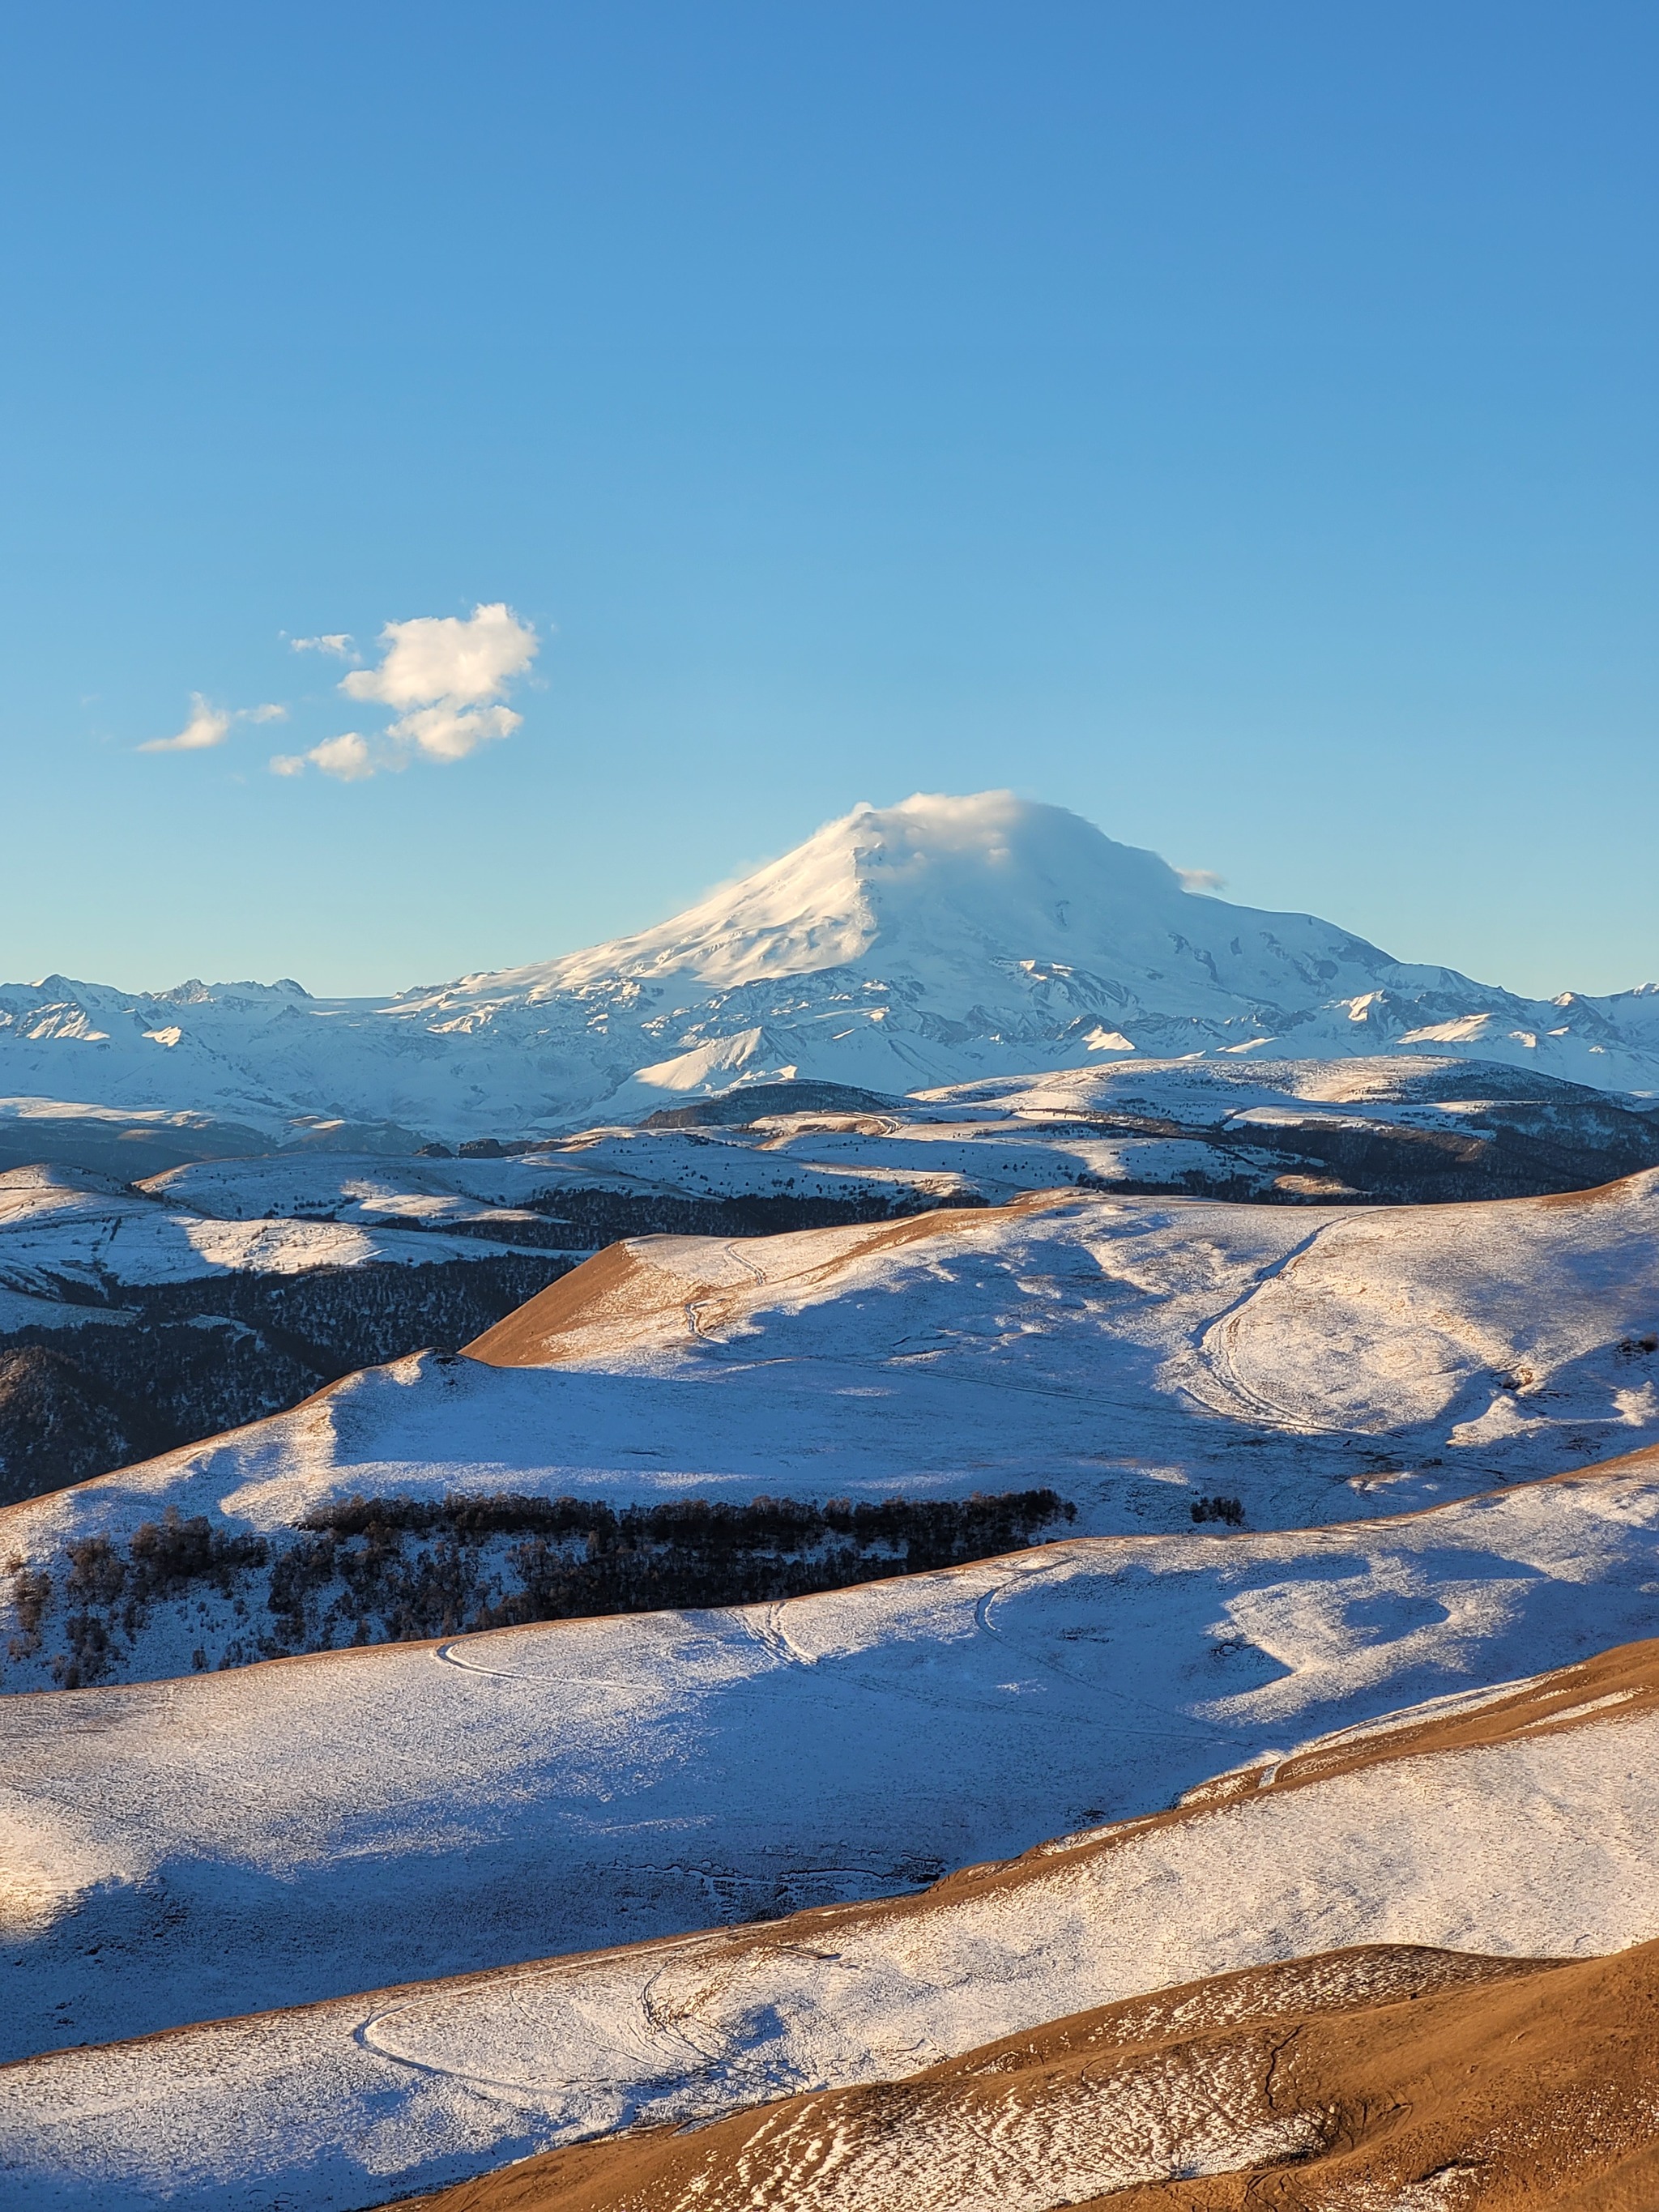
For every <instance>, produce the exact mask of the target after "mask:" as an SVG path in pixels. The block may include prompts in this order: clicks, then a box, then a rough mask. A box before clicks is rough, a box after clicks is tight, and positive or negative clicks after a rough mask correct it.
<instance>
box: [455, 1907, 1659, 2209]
mask: <svg viewBox="0 0 1659 2212" xmlns="http://www.w3.org/2000/svg"><path fill="white" fill-rule="evenodd" d="M1656 2093H1659V1944H1644V1945H1641V1946H1639V1947H1638V1948H1636V1949H1635V1950H1632V1951H1628V1952H1625V1953H1622V1954H1619V1955H1617V1956H1615V1957H1613V1958H1611V1959H1593V1960H1574V1961H1571V1962H1567V1963H1553V1962H1549V1961H1539V1960H1502V1959H1483V1958H1475V1957H1470V1956H1468V1955H1466V1954H1458V1953H1455V1952H1443V1951H1431V1950H1420V1949H1416V1948H1408V1947H1387V1946H1373V1947H1368V1948H1364V1949H1361V1950H1353V1951H1346V1952H1333V1953H1328V1954H1324V1955H1323V1956H1322V1957H1317V1958H1313V1959H1304V1960H1290V1961H1288V1962H1286V1963H1285V1964H1284V1965H1281V1966H1268V1967H1257V1968H1253V1969H1250V1970H1249V1971H1247V1972H1243V1973H1236V1974H1227V1975H1222V1976H1218V1977H1217V1978H1215V1979H1214V1980H1212V1981H1207V1982H1200V1983H1195V1984H1190V1985H1189V1986H1188V1987H1187V1988H1185V1989H1182V1990H1168V1991H1164V1992H1162V1993H1160V1994H1159V1995H1158V1996H1154V1997H1151V1998H1135V1999H1132V2000H1130V2001H1129V2002H1126V2003H1121V2004H1116V2005H1109V2006H1106V2007H1103V2008H1101V2009H1100V2010H1098V2011H1095V2012H1089V2013H1083V2014H1079V2015H1076V2016H1075V2017H1074V2018H1073V2019H1070V2020H1066V2021H1057V2022H1055V2023H1054V2025H1053V2026H1051V2027H1046V2028H1042V2029H1039V2030H1037V2031H1036V2032H1035V2033H1029V2034H1023V2035H1019V2036H1015V2037H1011V2038H1009V2039H1007V2040H1006V2041H1005V2042H1001V2043H997V2044H992V2045H987V2046H986V2047H985V2048H984V2049H982V2050H980V2051H972V2052H970V2053H969V2054H968V2055H967V2056H966V2057H963V2058H959V2059H956V2060H952V2061H951V2062H950V2063H947V2064H945V2065H942V2066H937V2067H934V2068H933V2069H930V2070H929V2071H928V2072H927V2073H925V2074H919V2075H915V2076H913V2077H912V2078H910V2079H908V2080H906V2081H896V2082H881V2083H877V2084H873V2085H871V2086H868V2087H861V2088H855V2089H843V2090H835V2091H829V2092H823V2093H809V2094H805V2095H800V2096H795V2097H790V2098H785V2099H782V2100H779V2101H778V2102H777V2103H775V2104H771V2105H766V2106H756V2107H751V2108H750V2110H748V2111H746V2112H738V2113H734V2114H733V2115H732V2117H731V2118H728V2119H726V2120H722V2121H720V2122H719V2123H717V2124H715V2125H714V2126H712V2127H708V2128H704V2129H700V2130H696V2131H693V2132H689V2133H680V2132H677V2131H675V2130H653V2131H651V2132H648V2133H641V2134H635V2135H623V2136H613V2137H610V2138H607V2139H605V2140H604V2141H601V2142H594V2143H588V2144H583V2145H580V2146H577V2147H575V2148H571V2149H568V2150H562V2151H556V2152H554V2153H551V2154H549V2155H547V2156H544V2157H542V2158H536V2159H531V2160H526V2161H524V2162H523V2163H522V2164H520V2165H518V2166H512V2167H509V2168H507V2169H506V2170H505V2171H504V2172H500V2173H496V2174H493V2175H488V2176H485V2177H484V2178H483V2179H480V2180H477V2181H474V2182H470V2183H465V2184H463V2185H461V2186H460V2187H459V2188H456V2189H452V2190H447V2191H444V2192H442V2193H441V2195H439V2196H437V2197H432V2198H429V2199H426V2200H422V2201H423V2202H424V2203H427V2204H428V2205H429V2206H430V2207H431V2208H432V2212H682V2208H685V2209H686V2212H689V2209H690V2208H691V2207H696V2208H697V2212H738V2208H739V2207H750V2206H777V2207H779V2208H790V2207H797V2208H799V2212H818V2208H823V2212H831V2208H833V2212H961V2209H962V2208H967V2207H973V2208H975V2212H978V2208H981V2207H985V2206H995V2207H998V2208H1000V2209H1001V2212H1047V2208H1048V2207H1052V2206H1057V2205H1061V2204H1069V2205H1074V2206H1079V2207H1080V2206H1084V2205H1090V2206H1095V2205H1100V2206H1103V2205H1107V2204H1109V2205H1110V2206H1111V2207H1112V2208H1113V2212H1154V2208H1158V2212H1246V2208H1249V2212H1257V2208H1260V2212H1395V2208H1398V2212H1464V2208H1466V2207H1467V2208H1469V2212H1522V2209H1523V2208H1531V2207H1534V2206H1538V2207H1542V2206H1546V2205H1547V2206H1551V2207H1557V2208H1560V2212H1567V2208H1569V2207H1571V2212H1652V2207H1653V2206H1654V2204H1655V2203H1656V2202H1659V2197H1656V2195H1655V2193H1654V2185H1655V2182H1656V2180H1659V2148H1656V2147H1659V2105H1656V2101H1655V2100H1656ZM1206 2168H1207V2169H1208V2172H1206V2171H1205V2169H1206ZM1183 2176H1184V2177H1185V2178H1181V2177H1183ZM1100 2182H1103V2183H1104V2184H1105V2186H1104V2188H1103V2189H1102V2188H1098V2187H1097V2186H1096V2185H1097V2184H1098V2183H1100ZM1079 2184H1081V2185H1083V2187H1084V2189H1085V2190H1086V2191H1087V2194H1086V2195H1083V2194H1079Z"/></svg>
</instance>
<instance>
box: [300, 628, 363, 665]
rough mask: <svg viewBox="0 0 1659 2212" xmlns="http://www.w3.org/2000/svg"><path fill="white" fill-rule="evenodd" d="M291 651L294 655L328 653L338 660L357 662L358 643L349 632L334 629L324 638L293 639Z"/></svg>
mask: <svg viewBox="0 0 1659 2212" xmlns="http://www.w3.org/2000/svg"><path fill="white" fill-rule="evenodd" d="M288 642H289V651H290V652H293V653H332V654H333V656H334V658H335V659H337V660H355V659H356V657H357V641H356V639H355V638H354V637H353V636H352V635H351V633H350V631H349V630H345V629H333V630H330V631H328V632H327V633H326V634H325V635H324V636H322V637H291V638H289V641H288Z"/></svg>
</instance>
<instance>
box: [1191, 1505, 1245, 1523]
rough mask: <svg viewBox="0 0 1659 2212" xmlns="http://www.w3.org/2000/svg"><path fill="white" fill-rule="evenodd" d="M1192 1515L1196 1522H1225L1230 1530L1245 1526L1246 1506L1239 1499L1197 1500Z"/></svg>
mask: <svg viewBox="0 0 1659 2212" xmlns="http://www.w3.org/2000/svg"><path fill="white" fill-rule="evenodd" d="M1192 1515H1193V1518H1194V1521H1225V1522H1226V1523H1227V1526H1228V1527H1229V1528H1243V1525H1244V1504H1243V1499H1242V1498H1194V1500H1193V1505H1192Z"/></svg>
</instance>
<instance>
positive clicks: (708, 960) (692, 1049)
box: [0, 792, 1659, 1137]
mask: <svg viewBox="0 0 1659 2212" xmlns="http://www.w3.org/2000/svg"><path fill="white" fill-rule="evenodd" d="M1401 1049H1405V1050H1407V1051H1413V1050H1415V1051H1418V1052H1431V1053H1435V1054H1449V1055H1453V1056H1460V1057H1469V1058H1475V1059H1481V1060H1497V1061H1500V1062H1509V1063H1511V1064H1514V1065H1516V1066H1525V1067H1528V1068H1534V1069H1537V1070H1540V1071H1541V1072H1544V1073H1550V1074H1553V1075H1556V1076H1560V1077H1565V1078H1567V1079H1571V1080H1572V1081H1575V1082H1580V1083H1587V1084H1591V1085H1595V1086H1597V1087H1598V1088H1601V1089H1604V1090H1612V1091H1640V1092H1653V1091H1659V987H1656V986H1654V985H1651V984H1649V985H1644V986H1641V987H1638V988H1637V989H1635V990H1632V991H1628V992H1623V993H1620V994H1615V995H1613V996H1612V997H1607V998H1599V999H1597V998H1587V997H1583V996H1580V995H1578V994H1571V993H1569V994H1565V995H1564V996H1563V997H1562V998H1560V999H1559V1000H1553V1001H1549V1002H1543V1001H1538V1000H1527V999H1522V998H1518V997H1516V996H1515V995H1514V994H1511V993H1510V992H1507V991H1504V990H1500V989H1498V988H1497V987H1492V986H1489V985H1486V984H1480V983H1475V982H1472V981H1470V980H1469V978H1468V977H1467V976H1465V975H1459V974H1457V973H1456V972H1455V970H1454V969H1449V968H1432V967H1413V966H1407V965H1403V964H1401V963H1399V962H1396V961H1395V960H1392V959H1390V958H1389V956H1388V955H1387V954H1386V953H1385V952H1383V951H1379V950H1378V949H1377V948H1376V946H1375V945H1370V944H1367V943H1366V942H1365V941H1364V939H1360V938H1358V937H1355V936H1353V935H1352V933H1349V932H1348V931H1346V930H1343V929H1340V928H1338V927H1335V926H1334V925H1333V924H1331V923H1328V922H1324V921H1318V920H1317V919H1316V918H1314V917H1312V916H1310V915H1280V914H1267V913H1262V912H1258V911H1256V910H1255V909H1253V908H1245V907H1237V906H1233V905H1230V904H1229V903H1227V902H1225V901H1223V900H1220V899H1217V898H1212V897H1208V896H1203V895H1201V894H1200V893H1197V892H1194V891H1190V890H1187V889H1186V888H1185V887H1184V885H1183V883H1182V878H1180V876H1179V875H1177V874H1176V872H1175V871H1174V870H1173V869H1171V868H1170V867H1168V866H1165V864H1164V862H1163V861H1162V860H1159V859H1158V857H1157V856H1156V855H1155V854H1151V853H1146V852H1142V851H1139V850H1136V849H1134V848H1131V847H1128V846H1125V845H1119V844H1115V843H1114V842H1112V841H1111V840H1110V839H1109V838H1108V837H1105V836H1103V835H1102V834H1101V833H1100V832H1099V831H1098V830H1097V829H1094V828H1093V827H1091V824H1089V823H1086V822H1085V821H1083V820H1081V819H1080V818H1079V817H1078V816H1076V815H1074V814H1071V813H1067V812H1066V811H1064V810H1063V809H1061V808H1059V807H1052V806H1041V805H1033V804H1030V803H1028V802H1026V801H1024V800H1021V799H1016V798H1014V797H1013V796H1012V794H1010V793H1006V792H990V793H980V794H979V795H977V796H975V797H971V798H946V797H925V796H919V797H916V798H914V799H908V800H906V801H905V802H904V803H903V804H902V805H898V806H894V807H889V808H884V809H878V808H875V807H870V806H860V807H857V808H855V809H854V811H853V812H852V813H850V814H848V815H845V816H843V817H842V818H841V819H840V820H838V821H836V822H832V823H829V824H827V825H826V826H825V827H824V828H823V829H820V830H819V831H818V832H817V835H816V836H812V837H811V838H809V839H808V840H807V841H806V842H805V844H804V845H801V846H799V847H798V848H796V850H795V851H793V853H790V854H786V855H785V857H784V858H783V859H782V860H777V861H775V862H773V863H772V864H771V865H770V866H768V867H765V868H763V869H761V870H759V871H758V872H757V873H756V874H754V875H751V876H750V877H748V878H745V879H744V881H743V882H741V883H739V884H736V885H735V886H732V887H730V888H728V889H724V890H719V891H716V892H715V893H714V894H712V895H711V896H709V897H708V898H707V899H705V900H704V901H703V902H702V904H700V905H698V906H696V907H694V908H691V909H690V912H688V913H686V914H684V915H679V916H678V917H676V918H675V919H674V920H672V921H667V922H664V923H662V924H660V925H659V927H656V928H654V929H650V930H647V931H644V932H642V933H641V934H639V935H638V936H635V937H629V938H623V939H617V940H616V941H614V942H613V943H611V944H608V945H599V946H596V947H594V948H593V949H592V950H591V951H585V952H578V953H573V954H570V955H568V956H566V957H563V958H562V959H557V960H552V961H548V962H544V963H540V964H539V965H536V966H531V967H526V968H518V969H506V970H503V971H501V972H500V973H496V974H490V975H468V976H465V977H462V978H461V979H460V980H459V981H455V982H453V983H449V984H445V985H442V986H435V987H421V988H418V989H416V990H411V991H405V992H403V993H401V994H398V995H397V996H395V997H392V998H387V999H360V1000H319V999H313V998H312V997H310V996H309V995H308V994H307V993H306V992H305V991H304V990H303V989H302V988H301V987H300V985H299V984H297V983H295V982H292V981H282V982H278V983H275V984H269V985H266V984H258V983H237V984H220V985H214V986H211V987H209V986H206V985H204V984H202V983H199V982H191V983H186V984H183V985H180V986H179V987H178V988H176V989H173V990H169V991H162V992H159V993H155V994H143V993H133V992H129V991H122V990H117V989H115V988H113V987H109V986H106V985H101V984H88V983H79V982H74V981H70V980H69V979H68V978H66V977H64V976H62V975H50V976H47V977H46V978H45V979H44V981H40V982H39V983H34V984H28V985H10V986H6V987H0V1096H9V1097H10V1098H11V1099H12V1100H13V1101H29V1102H33V1110H34V1111H36V1112H37V1113H39V1112H43V1111H47V1110H49V1107H48V1105H47V1104H46V1103H43V1102H68V1103H70V1105H71V1106H72V1105H74V1104H76V1103H80V1104H83V1105H84V1104H93V1105H100V1106H105V1107H113V1108H119V1109H124V1110H126V1111H130V1112H138V1111H149V1112H155V1111H158V1110H159V1111H166V1112H171V1113H173V1114H179V1113H183V1112H193V1113H197V1114H210V1115H215V1116H219V1117H222V1118H223V1119H224V1120H226V1121H230V1122H234V1123H236V1124H240V1125H246V1126H252V1127H254V1128H256V1129H258V1130H262V1131H264V1132H266V1133H272V1134H275V1133H292V1132H293V1131H294V1129H295V1125H296V1124H299V1123H302V1122H303V1123H304V1124H305V1126H306V1127H307V1129H314V1127H315V1125H316V1123H317V1121H319V1119H320V1120H321V1121H329V1120H330V1119H337V1120H342V1121H358V1122H371V1123H373V1122H395V1123H398V1124H399V1125H401V1126H402V1127H406V1128H409V1129H416V1130H420V1131H422V1132H424V1133H428V1134H439V1135H446V1136H452V1137H453V1136H458V1135H459V1136H470V1135H473V1134H477V1133H513V1132H518V1131H523V1130H526V1129H533V1128H544V1129H553V1128H559V1127H570V1126H572V1125H574V1123H576V1122H578V1121H581V1120H583V1119H586V1120H588V1121H593V1120H596V1119H599V1118H601V1117H603V1116H609V1117H610V1118H611V1119H613V1120H614V1119H634V1118H637V1117H639V1116H641V1115H644V1114H646V1113H647V1112H649V1111H650V1110H651V1109H653V1107H659V1106H661V1105H663V1104H664V1103H674V1102H675V1101H677V1100H683V1099H684V1098H685V1097H688V1096H695V1095H698V1094H702V1093H707V1092H709V1091H720V1090H724V1089H726V1088H727V1087H729V1086H730V1085H732V1084H734V1083H738V1082H761V1081H775V1080H778V1079H790V1078H809V1079H828V1080H830V1081H835V1082H840V1083H850V1084H856V1085H863V1086H866V1087H867V1088H870V1089H873V1090H876V1091H883V1092H888V1093H895V1092H906V1091H913V1090H916V1089H918V1088H921V1087H925V1086H927V1085H945V1084H957V1083H963V1082H971V1081H975V1080H978V1079H983V1078H987V1077H992V1076H998V1075H1013V1074H1029V1073H1032V1072H1036V1071H1042V1070H1052V1069H1063V1068H1074V1067H1082V1066H1090V1065H1097V1064H1100V1063H1101V1062H1103V1061H1109V1060H1113V1059H1114V1058H1121V1057H1122V1056H1125V1055H1127V1054H1132V1053H1133V1054H1140V1055H1151V1056H1153V1057H1164V1058H1168V1057H1172V1056H1182V1055H1185V1054H1194V1053H1197V1054H1250V1053H1255V1052H1258V1051H1261V1052H1265V1053H1267V1054H1268V1056H1270V1057H1272V1058H1274V1059H1285V1058H1291V1059H1305V1058H1333V1057H1350V1056H1354V1055H1369V1054H1379V1053H1388V1054H1393V1053H1398V1052H1399V1051H1401Z"/></svg>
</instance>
